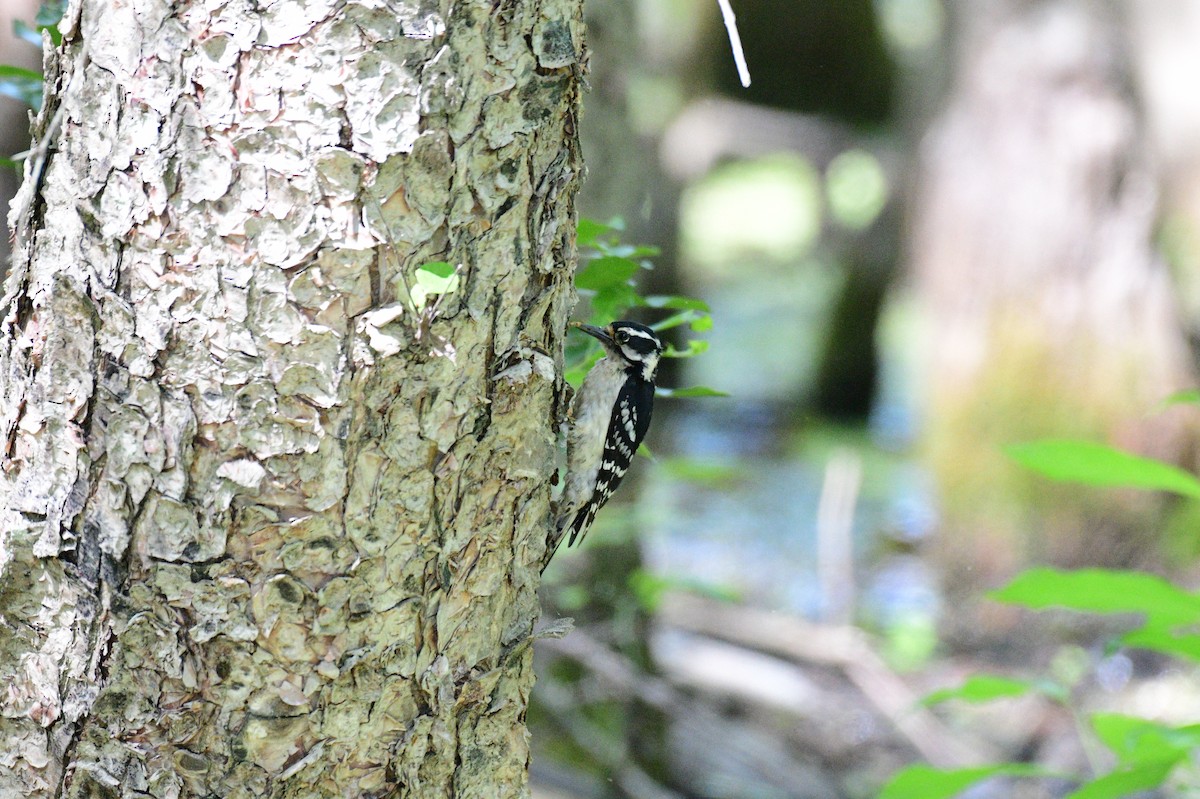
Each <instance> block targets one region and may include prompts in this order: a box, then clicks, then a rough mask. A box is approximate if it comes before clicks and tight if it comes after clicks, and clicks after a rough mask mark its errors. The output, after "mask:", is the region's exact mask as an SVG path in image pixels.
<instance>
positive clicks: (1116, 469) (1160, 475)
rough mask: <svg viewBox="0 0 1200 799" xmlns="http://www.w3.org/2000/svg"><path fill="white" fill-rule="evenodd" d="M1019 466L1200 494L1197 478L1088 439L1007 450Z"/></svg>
mask: <svg viewBox="0 0 1200 799" xmlns="http://www.w3.org/2000/svg"><path fill="white" fill-rule="evenodd" d="M1006 451H1007V452H1008V455H1009V456H1010V457H1011V458H1013V460H1015V461H1017V462H1018V463H1020V464H1021V465H1022V466H1025V467H1027V468H1030V469H1033V470H1034V471H1036V472H1038V473H1040V474H1042V475H1044V476H1046V477H1049V478H1050V479H1052V480H1065V481H1069V482H1075V483H1085V484H1087V485H1095V486H1108V487H1126V488H1142V489H1148V490H1154V491H1173V492H1175V493H1177V494H1184V495H1186V496H1190V497H1200V480H1197V479H1196V478H1195V477H1194V476H1193V475H1191V474H1189V473H1188V472H1185V471H1184V470H1182V469H1179V468H1177V467H1175V466H1172V465H1170V464H1168V463H1162V462H1161V461H1156V460H1152V459H1150V458H1142V457H1139V456H1137V455H1131V454H1129V453H1128V452H1122V451H1120V450H1117V449H1113V448H1112V447H1109V446H1106V445H1104V444H1097V443H1095V442H1091V441H1060V440H1047V441H1034V442H1031V443H1028V444H1016V445H1014V446H1010V447H1008V448H1007V450H1006Z"/></svg>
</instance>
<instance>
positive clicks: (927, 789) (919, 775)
mask: <svg viewBox="0 0 1200 799" xmlns="http://www.w3.org/2000/svg"><path fill="white" fill-rule="evenodd" d="M999 776H1009V777H1039V776H1051V774H1050V772H1047V771H1046V770H1044V769H1041V768H1039V767H1037V766H1033V765H1027V764H1024V763H999V764H996V765H994V766H976V767H973V768H960V769H950V770H942V769H936V768H933V767H932V766H925V765H916V766H909V767H907V768H904V769H901V770H900V771H899V772H897V773H896V775H895V776H894V777H892V779H891V780H890V781H889V782H888V784H887V785H885V786H883V790H882V791H880V792H879V797H878V799H949V797H951V796H955V795H956V794H959V793H961V792H963V791H965V790H966V789H967V788H970V787H971V786H972V785H974V784H975V783H977V782H980V781H982V780H985V779H987V778H988V777H999Z"/></svg>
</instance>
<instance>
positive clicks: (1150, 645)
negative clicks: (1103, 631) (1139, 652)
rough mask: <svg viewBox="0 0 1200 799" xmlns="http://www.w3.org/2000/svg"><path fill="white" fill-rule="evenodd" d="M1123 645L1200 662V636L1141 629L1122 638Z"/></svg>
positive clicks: (1146, 628) (1156, 629)
mask: <svg viewBox="0 0 1200 799" xmlns="http://www.w3.org/2000/svg"><path fill="white" fill-rule="evenodd" d="M1120 640H1121V644H1122V645H1124V646H1129V647H1134V648H1136V649H1149V650H1152V651H1154V652H1162V653H1163V654H1166V655H1175V656H1176V657H1182V658H1187V659H1189V660H1195V661H1198V662H1200V635H1196V634H1194V633H1176V632H1173V631H1172V630H1170V629H1161V628H1159V627H1152V626H1146V627H1140V628H1138V629H1136V630H1130V631H1129V632H1127V633H1125V635H1123V636H1121V639H1120Z"/></svg>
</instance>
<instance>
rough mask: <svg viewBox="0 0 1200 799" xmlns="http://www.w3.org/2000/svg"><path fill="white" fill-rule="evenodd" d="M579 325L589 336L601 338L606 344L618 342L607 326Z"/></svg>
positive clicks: (602, 342) (601, 341) (610, 344)
mask: <svg viewBox="0 0 1200 799" xmlns="http://www.w3.org/2000/svg"><path fill="white" fill-rule="evenodd" d="M578 327H579V329H580V330H582V331H583V332H584V333H587V334H588V335H589V336H593V337H595V338H598V339H600V343H601V344H604V345H605V346H612V345H614V344H615V343H616V342H614V341H613V337H612V334H611V333H609V332H608V330H607V329H606V328H603V327H596V326H595V325H579V326H578Z"/></svg>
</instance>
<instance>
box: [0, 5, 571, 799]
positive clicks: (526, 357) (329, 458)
mask: <svg viewBox="0 0 1200 799" xmlns="http://www.w3.org/2000/svg"><path fill="white" fill-rule="evenodd" d="M579 5H580V4H579V2H577V0H547V2H542V3H538V4H532V3H523V2H518V1H516V0H514V1H513V2H503V3H500V4H499V5H495V4H492V3H490V2H484V1H483V0H461V1H460V2H451V3H446V4H442V6H440V7H438V6H429V5H425V6H421V7H420V9H419V10H418V9H417V8H416V7H415V6H412V7H410V6H406V7H404V9H403V10H402V11H400V12H397V13H399V16H398V17H397V16H396V15H395V14H394V13H390V12H389V11H388V10H387V9H386V8H385V7H383V6H379V5H376V4H372V3H362V4H360V3H357V2H350V3H347V4H338V5H335V4H332V3H328V2H319V1H318V2H312V3H299V2H282V3H275V4H268V5H262V6H257V5H254V6H252V5H246V4H239V3H232V4H226V5H219V4H218V5H213V4H209V5H208V6H202V5H177V4H176V5H172V4H168V3H164V2H160V1H159V0H140V1H139V2H137V3H134V4H128V3H119V2H111V0H108V1H105V0H83V2H82V3H73V4H72V6H71V8H70V9H69V10H68V13H67V17H66V19H64V21H63V24H62V29H63V32H64V35H65V44H64V46H63V47H62V49H61V50H60V52H59V53H57V54H56V55H55V56H53V57H52V58H51V59H50V62H49V65H48V66H49V69H48V71H47V75H48V80H49V81H50V82H51V86H52V87H53V91H52V93H51V94H52V96H51V98H50V101H49V102H48V103H47V105H46V108H45V109H44V110H43V111H42V113H41V115H40V116H39V118H38V120H37V123H36V125H35V128H36V130H35V138H36V139H37V140H38V141H45V142H48V143H49V144H50V145H51V147H50V148H49V150H48V153H49V155H48V158H46V159H44V169H42V168H40V166H41V165H40V163H39V159H36V158H35V159H32V160H33V161H34V163H31V164H30V166H29V167H28V168H27V174H26V181H25V184H24V186H23V189H22V195H21V197H20V198H19V200H18V202H17V203H16V204H15V205H14V214H13V219H12V222H13V224H14V226H15V228H16V240H15V241H16V246H15V260H14V269H13V274H12V275H11V276H10V279H9V281H8V283H7V285H6V289H5V295H4V298H3V301H2V305H0V314H2V316H3V328H2V330H0V333H2V338H0V366H2V370H0V391H2V392H3V399H2V404H0V424H2V428H0V434H2V435H3V438H2V439H0V441H2V442H3V450H2V452H0V456H2V460H0V466H2V468H0V614H3V621H4V623H3V624H2V625H0V669H2V672H0V679H2V681H3V684H4V685H5V687H6V691H5V692H4V693H3V694H0V740H2V741H4V746H3V748H2V750H0V795H2V796H21V797H50V796H55V797H59V796H67V797H84V796H87V797H92V796H97V797H99V796H105V797H133V796H139V797H141V796H146V795H153V796H159V797H169V796H223V797H261V796H271V797H284V796H296V797H318V796H330V797H332V796H336V797H351V796H354V797H365V796H372V797H374V796H385V795H386V796H398V797H399V796H403V797H407V796H451V795H453V796H459V797H470V796H480V797H501V796H522V795H527V793H528V791H527V788H526V772H527V765H528V763H527V761H528V747H527V735H526V731H525V728H524V712H525V706H526V699H527V697H528V694H529V690H530V688H531V684H532V680H533V676H532V669H531V658H530V646H529V644H530V642H531V636H532V632H533V624H534V621H535V619H536V617H537V614H538V604H537V597H536V594H535V590H536V587H537V584H538V581H539V577H538V574H539V565H540V560H541V555H542V552H543V550H544V546H545V537H546V534H547V532H548V530H549V528H548V512H549V507H548V505H549V501H550V477H551V475H552V473H553V468H554V459H555V458H554V456H555V451H556V448H555V435H554V431H555V419H556V417H557V416H558V415H559V412H560V402H559V399H560V390H561V381H560V378H559V375H560V374H561V369H560V366H561V355H560V353H561V343H562V341H561V339H562V333H563V330H564V325H565V320H566V315H567V312H568V311H569V306H570V303H571V301H572V299H573V297H572V291H571V274H572V268H573V260H572V259H573V246H574V196H575V191H576V187H577V183H578V176H579V173H580V169H581V164H580V162H579V156H578V146H577V141H576V112H577V100H578V95H577V93H578V85H579V84H578V80H579V76H580V72H581V70H580V65H581V64H582V48H583V30H582V25H581V22H580V19H581V16H580V7H579ZM431 261H446V262H449V263H451V264H454V265H457V266H458V267H459V283H458V285H457V287H452V289H453V290H452V291H450V292H449V293H446V294H444V295H441V296H440V297H429V298H428V299H424V300H423V299H422V297H421V296H420V293H419V292H416V291H413V292H412V295H414V296H410V292H409V291H408V288H407V287H410V286H415V285H416V281H417V267H419V266H420V265H422V264H424V263H427V262H431Z"/></svg>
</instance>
